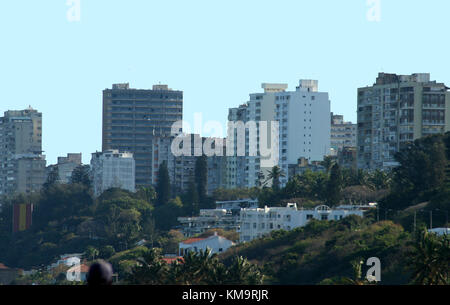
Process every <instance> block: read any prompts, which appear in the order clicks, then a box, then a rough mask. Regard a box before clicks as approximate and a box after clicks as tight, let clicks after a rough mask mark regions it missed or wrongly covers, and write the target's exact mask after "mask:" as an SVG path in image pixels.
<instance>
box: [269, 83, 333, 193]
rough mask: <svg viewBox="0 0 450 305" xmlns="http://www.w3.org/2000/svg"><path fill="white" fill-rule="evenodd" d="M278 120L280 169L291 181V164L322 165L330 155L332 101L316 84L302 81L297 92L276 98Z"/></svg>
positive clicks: (284, 93)
mask: <svg viewBox="0 0 450 305" xmlns="http://www.w3.org/2000/svg"><path fill="white" fill-rule="evenodd" d="M275 104H276V120H277V121H278V122H279V124H280V125H279V166H280V168H281V170H282V171H283V172H284V174H285V177H281V179H280V181H281V185H282V186H284V185H286V183H287V181H288V178H289V177H288V172H289V164H297V161H298V159H299V158H301V157H304V158H305V159H307V160H308V161H310V162H312V161H323V158H324V156H327V155H329V154H330V133H331V122H330V100H329V97H328V93H326V92H319V91H318V81H317V80H300V84H299V86H298V87H297V88H296V91H292V92H280V93H277V94H276V102H275Z"/></svg>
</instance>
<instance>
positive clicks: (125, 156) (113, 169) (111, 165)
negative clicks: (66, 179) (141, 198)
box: [91, 150, 135, 196]
mask: <svg viewBox="0 0 450 305" xmlns="http://www.w3.org/2000/svg"><path fill="white" fill-rule="evenodd" d="M91 171H92V173H91V174H92V182H93V186H94V195H95V196H100V195H101V194H102V193H103V192H104V191H106V190H107V189H109V188H113V187H117V188H121V189H124V190H128V191H130V192H134V191H135V163H134V159H133V154H132V153H128V152H123V153H121V152H119V151H118V150H106V151H104V152H96V153H93V154H92V159H91Z"/></svg>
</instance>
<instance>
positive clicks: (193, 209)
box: [183, 178, 200, 216]
mask: <svg viewBox="0 0 450 305" xmlns="http://www.w3.org/2000/svg"><path fill="white" fill-rule="evenodd" d="M183 203H184V207H185V213H186V215H189V216H195V215H198V213H199V209H200V208H199V199H198V193H197V187H196V186H195V181H194V178H191V179H189V184H188V189H187V192H186V194H185V196H184V201H183Z"/></svg>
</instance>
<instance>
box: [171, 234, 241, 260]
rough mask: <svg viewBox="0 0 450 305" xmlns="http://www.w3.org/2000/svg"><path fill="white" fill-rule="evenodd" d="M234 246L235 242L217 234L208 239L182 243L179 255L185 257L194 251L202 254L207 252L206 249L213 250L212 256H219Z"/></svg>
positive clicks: (190, 240)
mask: <svg viewBox="0 0 450 305" xmlns="http://www.w3.org/2000/svg"><path fill="white" fill-rule="evenodd" d="M233 245H234V242H232V241H231V240H228V239H226V238H225V237H222V236H219V235H217V233H215V234H214V235H212V236H210V237H206V238H189V239H187V240H185V241H182V242H180V243H179V246H178V254H179V255H180V256H183V255H184V254H186V253H187V252H190V251H194V252H200V250H202V251H206V249H210V250H211V254H215V253H217V254H219V253H222V252H225V251H227V250H228V248H230V247H231V246H233Z"/></svg>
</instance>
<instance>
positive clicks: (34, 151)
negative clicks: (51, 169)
mask: <svg viewBox="0 0 450 305" xmlns="http://www.w3.org/2000/svg"><path fill="white" fill-rule="evenodd" d="M45 164H46V162H45V156H43V155H42V114H41V113H40V112H38V111H37V110H34V109H33V108H31V107H29V108H28V109H25V110H10V111H6V112H5V114H4V116H3V117H1V118H0V195H10V194H14V193H32V192H35V191H39V190H40V189H41V187H42V185H43V183H44V182H45V178H46V175H45Z"/></svg>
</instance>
